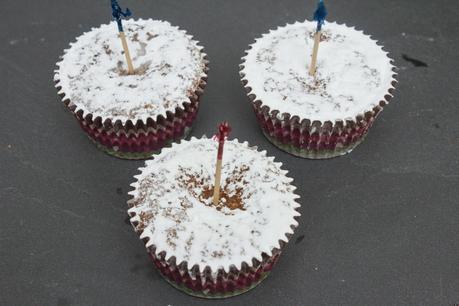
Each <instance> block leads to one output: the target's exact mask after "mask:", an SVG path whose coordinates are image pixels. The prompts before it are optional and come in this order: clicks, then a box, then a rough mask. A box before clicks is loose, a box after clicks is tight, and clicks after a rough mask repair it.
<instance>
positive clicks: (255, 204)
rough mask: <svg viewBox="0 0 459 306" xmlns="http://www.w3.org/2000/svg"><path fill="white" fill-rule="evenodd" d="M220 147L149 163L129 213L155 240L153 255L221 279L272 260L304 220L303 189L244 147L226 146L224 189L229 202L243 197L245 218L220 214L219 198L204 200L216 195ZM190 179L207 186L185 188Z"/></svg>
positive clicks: (195, 147) (203, 143) (195, 148)
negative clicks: (224, 273)
mask: <svg viewBox="0 0 459 306" xmlns="http://www.w3.org/2000/svg"><path fill="white" fill-rule="evenodd" d="M217 147H218V144H217V142H216V141H214V140H211V139H207V138H202V139H196V138H193V139H192V140H190V141H184V142H182V143H180V144H176V145H174V146H173V147H172V148H167V149H164V150H163V152H162V153H161V154H160V155H159V156H156V157H155V158H154V160H150V161H147V162H146V166H145V168H141V169H140V170H141V171H142V173H141V174H140V175H138V176H136V178H137V179H138V181H137V182H135V183H133V184H132V186H133V187H134V188H135V190H134V191H132V192H130V194H131V195H132V196H133V199H132V200H131V201H130V203H133V204H134V206H133V207H132V208H131V209H130V210H129V213H130V214H131V215H132V213H135V216H134V217H132V219H131V222H134V221H137V222H140V223H141V226H142V227H145V228H144V231H143V233H142V235H141V238H145V237H149V238H150V240H149V241H148V243H147V247H148V246H151V245H155V246H156V248H157V249H156V253H157V254H158V253H160V252H162V251H166V253H167V258H169V257H171V256H175V257H176V262H177V264H179V263H181V262H182V261H186V262H187V263H188V268H189V269H191V268H192V267H193V266H194V265H195V264H197V265H199V266H200V268H201V271H202V270H203V269H204V268H205V267H206V266H209V267H210V268H211V269H212V271H213V272H214V273H216V272H217V271H218V269H219V268H223V269H225V270H226V271H228V269H229V267H230V266H231V265H235V266H236V267H237V268H240V267H241V263H242V262H247V263H248V264H249V265H252V259H253V258H257V259H258V260H260V261H261V259H262V258H261V254H262V253H263V252H265V253H266V254H268V255H271V254H272V252H271V251H272V250H273V249H274V248H279V240H282V241H285V242H287V241H288V239H287V237H286V235H285V234H287V233H290V234H292V233H293V230H292V228H291V226H292V225H293V226H297V222H296V221H295V219H294V217H295V216H299V215H300V214H299V213H298V212H297V211H296V210H295V209H296V208H298V207H299V206H300V205H299V204H298V203H296V202H295V199H297V198H298V197H299V196H297V195H295V194H294V190H295V189H296V187H294V186H293V185H291V182H292V179H291V178H289V177H287V176H286V173H287V171H285V170H282V169H281V168H280V167H281V163H275V162H274V158H272V157H267V156H266V152H265V151H264V152H259V151H257V149H256V148H255V147H249V146H248V144H247V143H239V142H238V141H237V140H232V141H226V142H225V148H224V154H223V168H222V188H223V189H225V188H226V191H227V192H228V194H229V195H235V194H237V193H238V190H239V194H240V195H241V198H242V204H243V210H242V209H239V208H236V209H230V208H228V207H226V206H225V207H224V208H222V209H221V210H217V208H216V207H215V206H213V205H212V196H210V198H203V197H201V198H200V195H202V191H203V189H205V187H206V186H207V187H209V186H211V188H210V189H209V190H213V179H214V171H215V162H216V156H217ZM241 169H244V170H242V171H241ZM190 174H193V175H194V177H195V178H196V179H197V181H200V180H202V181H201V183H202V184H201V183H199V184H198V185H195V184H192V183H189V180H186V182H188V183H185V184H184V183H183V182H184V180H183V178H184V177H186V178H189V177H190ZM227 178H228V179H229V180H230V182H227V181H226V179H227ZM221 204H222V202H221ZM142 219H143V220H142Z"/></svg>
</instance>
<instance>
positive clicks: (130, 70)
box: [120, 32, 134, 74]
mask: <svg viewBox="0 0 459 306" xmlns="http://www.w3.org/2000/svg"><path fill="white" fill-rule="evenodd" d="M120 38H121V43H122V45H123V49H124V55H125V56H126V62H127V65H128V73H129V74H134V66H133V65H132V59H131V53H129V48H128V44H127V40H126V35H124V32H120Z"/></svg>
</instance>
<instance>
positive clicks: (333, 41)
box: [241, 21, 394, 122]
mask: <svg viewBox="0 0 459 306" xmlns="http://www.w3.org/2000/svg"><path fill="white" fill-rule="evenodd" d="M315 28H316V23H315V22H309V21H305V22H302V23H295V24H289V25H286V26H284V27H280V28H278V29H276V30H273V31H270V32H269V33H268V34H265V35H263V36H262V37H261V38H259V39H257V40H256V42H255V43H254V44H252V45H251V49H250V50H248V51H247V56H245V57H244V58H243V60H244V63H243V64H242V66H244V67H243V68H242V70H241V76H242V78H243V80H245V81H246V82H248V83H247V85H246V86H247V87H250V88H251V92H250V93H249V94H255V95H256V99H257V100H261V101H262V103H263V104H264V105H267V106H269V107H270V109H271V110H278V111H279V112H280V113H289V114H291V115H292V116H293V115H297V116H299V117H300V118H301V119H310V120H311V121H314V120H319V121H322V122H324V121H332V122H334V121H335V120H345V119H348V118H351V119H354V118H355V117H356V116H357V115H360V114H363V113H364V112H366V111H371V110H372V109H373V107H374V106H376V105H378V104H379V102H380V101H381V100H384V96H385V95H387V94H388V90H389V89H390V88H392V84H391V83H392V81H393V80H394V79H393V74H394V73H393V71H392V68H393V66H392V65H391V60H390V58H389V57H388V56H387V53H386V52H385V51H383V50H382V48H381V47H380V46H378V45H377V44H376V42H375V41H373V40H372V39H371V38H370V37H369V36H367V35H364V34H363V32H361V31H357V30H355V29H353V28H350V27H347V26H345V25H340V24H337V23H328V22H327V23H326V24H325V25H324V27H323V30H322V38H321V43H320V44H319V52H318V62H317V72H316V75H315V77H313V76H310V75H309V65H310V61H311V54H312V49H313V45H314V33H315Z"/></svg>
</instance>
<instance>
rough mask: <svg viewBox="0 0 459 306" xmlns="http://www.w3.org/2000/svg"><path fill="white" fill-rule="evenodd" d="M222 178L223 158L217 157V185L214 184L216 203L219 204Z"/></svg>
mask: <svg viewBox="0 0 459 306" xmlns="http://www.w3.org/2000/svg"><path fill="white" fill-rule="evenodd" d="M221 179H222V160H221V159H217V164H216V169H215V186H214V197H213V201H212V202H213V203H214V205H218V202H219V201H220V181H221Z"/></svg>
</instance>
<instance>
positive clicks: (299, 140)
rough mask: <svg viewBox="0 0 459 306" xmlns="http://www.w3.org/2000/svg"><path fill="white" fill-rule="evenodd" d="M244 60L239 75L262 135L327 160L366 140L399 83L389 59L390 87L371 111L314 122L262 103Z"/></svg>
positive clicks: (297, 151)
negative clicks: (245, 71)
mask: <svg viewBox="0 0 459 306" xmlns="http://www.w3.org/2000/svg"><path fill="white" fill-rule="evenodd" d="M287 25H288V24H287ZM250 49H252V45H250V46H249V49H248V50H246V51H245V54H246V55H247V54H248V52H249V50H250ZM386 53H387V52H386ZM245 60H246V59H245V56H244V57H243V58H242V64H241V65H240V66H239V67H240V72H239V74H240V76H241V81H242V86H243V87H244V89H245V91H246V93H247V96H248V98H249V100H250V102H251V104H252V107H253V110H254V112H255V115H256V118H257V121H258V123H259V125H260V127H261V129H262V132H263V134H264V135H265V136H266V138H267V139H268V140H269V141H270V142H271V143H273V144H274V145H275V146H277V147H278V148H280V149H281V150H283V151H286V152H288V153H290V154H292V155H295V156H298V157H303V158H310V159H326V158H332V157H337V156H341V155H344V154H347V153H350V152H351V151H352V150H353V149H354V148H355V147H356V146H357V145H358V144H360V143H361V142H362V141H363V140H364V138H365V136H366V135H367V133H368V131H369V129H370V127H371V126H372V125H373V123H374V121H375V120H376V118H377V116H378V115H379V114H380V113H381V111H382V110H383V108H384V106H386V105H387V104H388V103H389V101H390V100H391V98H392V97H393V92H394V90H395V86H396V84H397V81H396V79H395V77H396V75H397V73H396V71H395V69H396V68H395V66H394V65H393V63H394V61H393V60H392V59H390V63H391V65H392V69H391V70H392V72H393V75H392V82H391V87H389V88H388V91H387V94H386V95H385V96H384V97H382V99H381V100H380V101H379V102H378V103H377V104H376V105H375V106H374V107H373V108H372V109H371V110H368V111H365V112H364V113H361V114H358V115H356V116H355V117H354V118H347V119H346V120H335V121H334V122H332V121H319V120H315V121H311V120H310V119H308V118H300V117H299V116H296V115H293V114H290V113H280V111H279V110H275V109H271V108H270V107H269V106H267V105H265V104H263V101H261V100H260V99H258V98H257V96H256V95H255V93H253V92H252V88H251V87H250V80H248V79H246V78H245V73H244V68H245Z"/></svg>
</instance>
